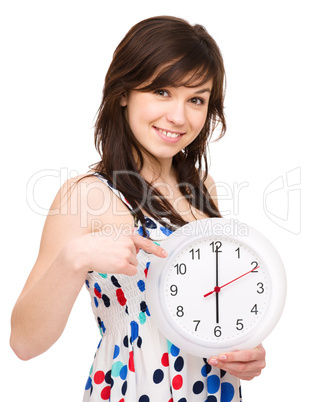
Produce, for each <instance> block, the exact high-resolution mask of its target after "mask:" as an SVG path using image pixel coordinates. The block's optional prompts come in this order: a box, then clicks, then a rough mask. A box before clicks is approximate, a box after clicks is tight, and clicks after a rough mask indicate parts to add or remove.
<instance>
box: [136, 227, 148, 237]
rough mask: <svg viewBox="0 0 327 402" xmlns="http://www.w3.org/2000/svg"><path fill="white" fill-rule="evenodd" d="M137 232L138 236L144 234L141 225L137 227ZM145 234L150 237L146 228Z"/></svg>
mask: <svg viewBox="0 0 327 402" xmlns="http://www.w3.org/2000/svg"><path fill="white" fill-rule="evenodd" d="M137 233H138V234H139V235H140V236H144V231H143V227H142V226H140V227H139V228H138V230H137ZM146 235H147V237H150V233H149V231H148V230H146Z"/></svg>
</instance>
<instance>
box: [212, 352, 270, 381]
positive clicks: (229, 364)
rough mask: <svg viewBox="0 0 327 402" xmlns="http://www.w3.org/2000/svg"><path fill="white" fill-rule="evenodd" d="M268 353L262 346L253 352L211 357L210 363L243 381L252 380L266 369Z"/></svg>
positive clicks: (230, 353)
mask: <svg viewBox="0 0 327 402" xmlns="http://www.w3.org/2000/svg"><path fill="white" fill-rule="evenodd" d="M265 357H266V351H265V349H264V348H263V346H262V345H259V346H257V347H256V348H254V349H251V350H241V351H237V352H229V353H223V354H220V355H219V356H217V357H211V358H210V359H209V361H208V363H209V364H210V365H212V366H214V367H218V368H220V369H222V370H225V371H227V372H228V373H230V374H232V375H234V376H235V377H238V378H240V379H241V380H252V379H253V378H254V377H257V376H259V375H260V374H261V371H262V370H263V369H264V368H265V367H266V359H265Z"/></svg>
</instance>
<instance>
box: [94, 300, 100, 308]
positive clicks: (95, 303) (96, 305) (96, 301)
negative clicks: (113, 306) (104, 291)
mask: <svg viewBox="0 0 327 402" xmlns="http://www.w3.org/2000/svg"><path fill="white" fill-rule="evenodd" d="M94 305H95V307H96V308H98V306H99V303H98V300H97V298H96V297H94Z"/></svg>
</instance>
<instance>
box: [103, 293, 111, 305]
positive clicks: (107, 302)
mask: <svg viewBox="0 0 327 402" xmlns="http://www.w3.org/2000/svg"><path fill="white" fill-rule="evenodd" d="M102 300H103V303H104V305H105V306H106V307H110V299H109V297H108V296H107V295H102Z"/></svg>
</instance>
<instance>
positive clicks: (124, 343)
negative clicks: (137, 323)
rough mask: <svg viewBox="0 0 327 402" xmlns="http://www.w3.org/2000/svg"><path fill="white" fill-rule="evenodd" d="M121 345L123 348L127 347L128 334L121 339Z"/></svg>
mask: <svg viewBox="0 0 327 402" xmlns="http://www.w3.org/2000/svg"><path fill="white" fill-rule="evenodd" d="M123 345H124V346H125V348H128V336H127V335H126V336H125V337H124V339H123Z"/></svg>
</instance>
